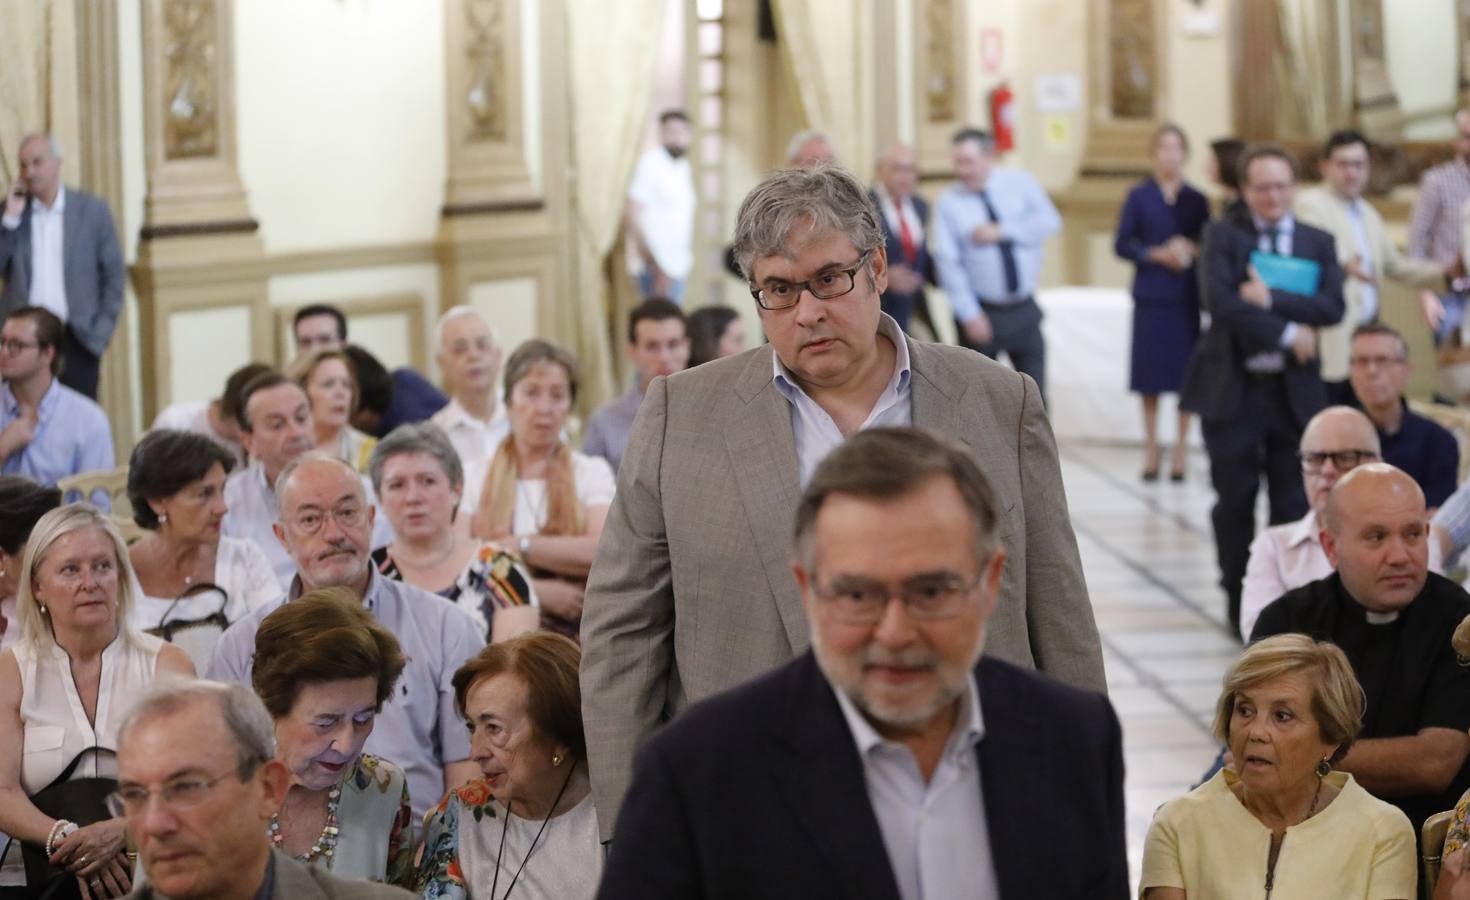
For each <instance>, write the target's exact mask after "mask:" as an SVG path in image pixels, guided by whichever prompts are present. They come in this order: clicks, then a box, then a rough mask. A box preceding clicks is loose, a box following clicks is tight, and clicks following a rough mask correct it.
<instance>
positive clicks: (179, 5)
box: [161, 0, 220, 159]
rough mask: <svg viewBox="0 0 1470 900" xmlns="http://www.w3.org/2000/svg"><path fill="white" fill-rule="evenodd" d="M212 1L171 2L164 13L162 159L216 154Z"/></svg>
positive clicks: (216, 58) (216, 79)
mask: <svg viewBox="0 0 1470 900" xmlns="http://www.w3.org/2000/svg"><path fill="white" fill-rule="evenodd" d="M217 14H218V10H217V8H216V7H215V3H214V0H175V2H172V3H169V4H168V6H167V7H165V9H164V18H163V25H164V39H165V41H166V43H165V44H164V47H163V58H164V61H165V66H164V76H163V97H162V98H161V99H163V100H165V101H166V102H167V104H168V111H167V113H166V114H165V115H164V140H163V145H164V157H165V158H166V159H187V158H194V157H211V156H215V155H217V154H218V153H219V100H218V96H217V94H216V89H217V87H218V85H219V81H220V79H219V72H218V62H219V55H218V47H217V46H216V43H215V40H216V37H217V35H218V29H217V28H216V15H217Z"/></svg>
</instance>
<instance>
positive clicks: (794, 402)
mask: <svg viewBox="0 0 1470 900" xmlns="http://www.w3.org/2000/svg"><path fill="white" fill-rule="evenodd" d="M878 333H879V334H881V335H884V336H886V337H887V338H888V339H889V340H890V341H892V342H893V347H894V349H895V350H896V351H898V356H897V358H895V359H894V362H893V377H892V378H890V379H889V380H888V386H887V387H885V388H884V389H883V393H882V394H880V395H879V396H878V402H877V403H875V404H873V409H872V411H871V412H869V413H868V418H867V419H866V420H864V421H863V424H862V425H860V426H859V427H858V430H859V431H865V430H867V429H869V428H878V427H880V426H885V425H887V426H899V425H912V424H913V422H914V394H913V387H912V385H911V384H910V380H911V377H912V373H911V372H910V371H909V345H908V343H907V342H906V341H905V340H904V338H903V332H902V331H900V330H899V327H898V323H897V322H895V321H893V318H892V317H891V316H889V315H888V314H887V313H880V314H879V319H878ZM771 359H772V365H773V366H774V368H775V371H774V372H773V373H772V376H771V377H772V378H774V379H775V382H776V390H778V391H780V392H781V396H783V397H785V398H786V399H787V400H788V401H789V402H790V403H791V432H792V435H793V436H794V437H795V438H796V458H797V461H798V462H799V464H800V466H801V483H802V484H803V485H805V484H806V483H807V481H808V480H810V479H811V477H812V472H814V471H816V468H817V464H818V463H820V462H821V461H822V460H824V459H826V458H827V454H828V453H831V452H832V451H833V450H834V449H835V448H836V447H837V445H838V444H840V443H842V442H843V440H845V438H843V436H842V430H841V429H840V428H838V427H837V423H836V422H834V421H833V420H832V417H831V416H830V415H828V414H827V411H826V410H825V409H822V407H821V406H819V405H818V404H817V401H815V400H813V399H812V398H811V397H810V396H808V395H807V392H806V391H804V390H802V389H801V387H800V386H799V385H798V384H797V382H796V376H794V375H792V374H791V372H790V370H789V369H787V368H786V366H785V365H783V364H782V362H781V357H780V356H778V355H776V354H774V353H773V354H771Z"/></svg>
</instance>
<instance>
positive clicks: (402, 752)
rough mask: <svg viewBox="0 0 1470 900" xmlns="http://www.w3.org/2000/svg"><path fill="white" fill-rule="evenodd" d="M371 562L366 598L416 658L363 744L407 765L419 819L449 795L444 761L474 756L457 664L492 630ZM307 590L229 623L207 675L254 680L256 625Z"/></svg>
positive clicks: (294, 590)
mask: <svg viewBox="0 0 1470 900" xmlns="http://www.w3.org/2000/svg"><path fill="white" fill-rule="evenodd" d="M368 569H369V572H370V573H371V575H370V580H369V581H368V589H367V593H366V595H365V596H364V597H363V605H364V606H366V608H367V611H368V612H370V613H372V614H373V617H374V618H375V619H377V620H378V621H379V622H380V623H382V624H383V625H384V626H385V627H386V628H387V629H388V630H389V631H391V632H393V636H394V637H396V638H398V644H399V646H400V647H402V648H403V655H404V657H405V658H407V660H408V665H407V666H406V667H405V668H404V670H403V674H402V675H401V676H400V677H399V679H398V684H397V685H395V686H394V690H393V696H392V697H390V698H388V702H387V703H385V704H384V705H383V711H382V712H381V713H379V714H378V719H377V724H376V725H374V726H373V733H372V734H371V735H369V736H368V739H367V744H366V745H365V746H364V747H363V749H364V750H365V751H366V752H368V753H371V754H373V755H374V756H378V757H381V758H383V759H386V760H388V761H389V762H391V763H395V764H397V766H398V768H400V769H402V770H403V771H404V773H405V774H406V775H407V777H408V797H409V801H410V803H411V804H412V806H413V815H414V820H415V821H416V822H421V821H423V817H424V812H425V811H426V810H428V809H429V808H430V807H432V806H433V805H434V804H436V803H438V802H439V799H440V798H441V797H443V796H444V793H445V791H444V764H445V763H451V762H457V761H459V760H462V759H468V758H469V755H470V736H469V731H468V730H466V729H465V727H464V720H463V719H462V718H460V716H459V713H457V712H456V711H455V709H454V684H453V680H454V673H455V671H456V670H458V669H459V667H460V666H462V665H464V663H465V661H466V660H468V659H469V658H470V657H472V656H474V655H475V654H477V653H479V652H480V650H481V649H483V648H484V646H485V637H484V634H485V629H484V627H483V626H481V625H480V623H479V622H477V621H476V620H475V618H474V616H472V615H470V614H469V613H468V612H466V611H464V610H463V609H460V608H459V607H458V606H455V605H454V604H453V603H451V602H450V601H448V600H445V599H444V598H443V597H440V596H437V595H435V594H430V593H429V592H428V591H424V590H420V589H419V588H416V587H414V586H413V585H411V584H405V583H404V582H401V581H390V580H389V579H387V578H384V577H383V576H382V575H380V574H379V573H378V571H377V569H376V568H374V567H372V566H369V567H368ZM299 596H301V580H300V579H299V578H298V579H296V580H294V581H292V582H291V589H290V591H289V592H288V594H287V595H286V596H285V597H281V598H280V599H278V600H276V601H274V602H272V603H267V604H266V605H265V606H262V607H261V608H259V609H257V610H255V611H254V612H252V613H251V614H250V615H248V616H246V617H245V618H243V619H241V620H240V621H238V622H236V623H235V624H233V625H231V626H230V627H229V628H227V629H226V630H225V633H224V634H222V635H220V639H219V643H217V644H215V646H214V657H213V658H212V659H211V660H210V661H209V673H208V676H207V677H209V678H210V679H211V680H214V681H233V682H236V683H239V684H243V685H245V686H247V687H249V686H250V673H251V670H252V669H253V668H254V657H255V632H256V631H257V630H258V629H259V628H260V623H261V622H263V621H265V617H266V616H268V615H270V614H271V613H273V612H275V611H276V610H277V609H279V608H280V607H282V606H284V605H285V604H286V603H287V602H288V600H294V599H296V598H297V597H299Z"/></svg>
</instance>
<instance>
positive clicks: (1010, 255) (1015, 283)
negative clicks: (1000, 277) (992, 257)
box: [980, 191, 1021, 299]
mask: <svg viewBox="0 0 1470 900" xmlns="http://www.w3.org/2000/svg"><path fill="white" fill-rule="evenodd" d="M980 202H981V203H984V204H985V214H986V215H988V216H990V221H991V222H993V223H995V226H996V227H997V228H999V227H1000V216H998V215H996V214H995V207H994V206H992V205H991V203H990V196H989V195H988V194H986V193H985V192H984V191H981V192H980ZM996 246H997V247H999V248H1000V264H1001V265H1002V266H1003V267H1004V268H1005V270H1006V297H1007V299H1009V298H1011V297H1014V296H1016V292H1017V291H1019V290H1020V289H1021V274H1020V272H1019V271H1018V270H1017V269H1016V251H1015V248H1014V247H1012V246H1011V242H1010V241H1008V240H1003V241H1001V242H999V243H998V244H996Z"/></svg>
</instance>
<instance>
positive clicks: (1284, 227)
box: [1251, 213, 1296, 234]
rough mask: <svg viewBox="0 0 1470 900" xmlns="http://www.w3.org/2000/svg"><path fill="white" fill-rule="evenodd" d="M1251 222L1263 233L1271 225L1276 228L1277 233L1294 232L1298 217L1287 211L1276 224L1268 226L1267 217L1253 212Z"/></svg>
mask: <svg viewBox="0 0 1470 900" xmlns="http://www.w3.org/2000/svg"><path fill="white" fill-rule="evenodd" d="M1251 224H1253V225H1255V226H1256V231H1258V232H1261V233H1263V234H1264V233H1265V232H1266V231H1268V230H1269V229H1270V228H1271V227H1274V228H1275V229H1276V233H1277V234H1292V233H1294V232H1295V231H1296V217H1295V216H1293V215H1292V214H1291V213H1287V214H1286V215H1284V216H1282V217H1281V218H1280V219H1278V220H1277V222H1276V224H1275V226H1268V225H1267V224H1266V220H1265V219H1263V218H1261V217H1260V216H1258V215H1256V214H1255V213H1251Z"/></svg>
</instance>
